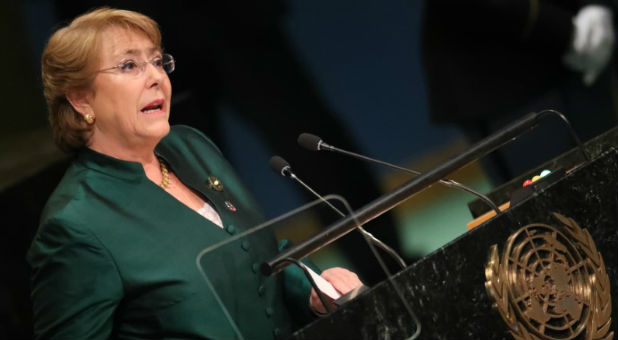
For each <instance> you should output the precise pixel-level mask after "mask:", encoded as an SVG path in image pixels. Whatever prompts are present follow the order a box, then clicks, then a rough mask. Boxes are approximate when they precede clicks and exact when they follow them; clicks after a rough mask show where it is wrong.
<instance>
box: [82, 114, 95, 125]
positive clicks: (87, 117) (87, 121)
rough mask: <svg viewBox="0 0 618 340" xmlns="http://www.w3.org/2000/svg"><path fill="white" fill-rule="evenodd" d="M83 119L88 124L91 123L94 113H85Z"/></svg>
mask: <svg viewBox="0 0 618 340" xmlns="http://www.w3.org/2000/svg"><path fill="white" fill-rule="evenodd" d="M84 120H85V121H86V123H88V125H92V124H93V123H94V114H92V113H86V116H85V117H84Z"/></svg>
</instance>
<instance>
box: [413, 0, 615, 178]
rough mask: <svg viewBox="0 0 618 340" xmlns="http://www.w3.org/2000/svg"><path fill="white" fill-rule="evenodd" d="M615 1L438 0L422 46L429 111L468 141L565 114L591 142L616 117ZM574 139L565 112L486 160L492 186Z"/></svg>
mask: <svg viewBox="0 0 618 340" xmlns="http://www.w3.org/2000/svg"><path fill="white" fill-rule="evenodd" d="M615 11H616V3H615V2H611V1H573V0H570V1H549V0H528V1H524V0H500V1H489V0H473V1H455V2H453V1H444V0H432V1H426V2H425V4H424V13H423V24H422V39H423V42H422V49H423V62H424V69H425V77H426V86H427V91H428V96H429V110H430V116H431V119H432V121H433V122H434V123H436V124H454V125H456V126H458V127H459V128H460V129H461V131H462V132H463V133H464V135H465V136H466V137H467V138H468V139H469V141H470V142H472V143H474V142H477V141H479V140H481V139H483V138H485V137H487V136H489V135H490V134H491V133H492V132H495V131H497V130H498V129H500V128H502V127H504V126H506V125H507V124H509V123H511V122H513V121H515V120H516V119H517V118H519V117H521V116H523V115H525V114H527V113H529V112H532V111H534V112H539V111H541V110H544V109H554V110H557V111H559V112H561V113H563V114H564V115H565V116H566V118H567V119H568V120H569V121H570V123H571V125H572V126H573V128H574V129H575V131H576V132H577V134H578V136H579V137H580V138H581V139H582V140H583V141H585V140H588V139H590V138H592V137H595V136H596V135H598V134H600V133H602V132H604V131H606V130H608V129H609V128H611V127H612V126H615V125H616V121H617V118H618V100H617V93H618V92H617V88H618V87H617V81H616V62H615V58H614V57H613V55H614V50H615V26H614V15H615ZM575 146H576V144H575V142H574V140H573V139H572V138H571V136H570V134H569V131H568V129H567V128H566V127H565V126H564V125H563V124H562V122H560V121H559V119H558V118H557V117H555V116H554V117H553V118H551V116H547V117H545V118H543V119H542V120H541V121H540V125H539V127H537V128H536V129H535V130H533V131H532V132H528V133H527V134H526V135H524V136H521V137H520V138H519V139H518V140H516V141H514V142H512V143H510V144H509V145H506V146H504V147H502V148H501V149H498V150H496V151H494V152H492V153H491V154H489V155H487V156H485V157H484V158H483V159H481V165H482V167H483V169H484V170H485V172H486V173H487V175H488V177H489V180H490V181H491V182H492V184H493V185H494V186H498V185H500V184H503V183H505V182H507V181H509V180H510V179H512V178H514V177H516V176H518V175H520V174H522V173H523V172H525V171H526V170H529V169H531V168H533V167H535V166H538V165H540V164H541V163H543V162H545V161H548V160H550V159H551V158H554V157H556V156H558V155H560V154H561V153H563V152H566V151H567V150H568V149H570V148H572V147H575Z"/></svg>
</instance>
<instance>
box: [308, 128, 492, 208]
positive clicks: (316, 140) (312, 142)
mask: <svg viewBox="0 0 618 340" xmlns="http://www.w3.org/2000/svg"><path fill="white" fill-rule="evenodd" d="M297 141H298V144H299V145H300V146H302V147H303V148H305V149H307V150H310V151H332V152H338V153H342V154H344V155H347V156H350V157H353V158H357V159H361V160H364V161H369V162H372V163H377V164H380V165H384V166H387V167H389V168H392V169H396V170H400V171H404V172H407V173H411V174H414V175H421V173H420V172H418V171H415V170H411V169H408V168H404V167H401V166H398V165H395V164H392V163H388V162H384V161H381V160H378V159H374V158H371V157H367V156H363V155H360V154H357V153H355V152H351V151H347V150H343V149H339V148H337V147H334V146H332V145H330V144H326V143H325V142H324V140H322V138H321V137H319V136H316V135H312V134H310V133H306V132H305V133H301V134H300V135H299V136H298V140H297ZM438 182H439V183H440V184H442V185H445V186H447V187H449V188H455V189H458V190H463V191H465V192H467V193H470V194H472V195H475V196H476V197H478V198H479V199H481V200H482V201H483V202H485V203H486V204H487V205H488V206H489V207H490V208H491V209H493V210H494V211H495V212H496V214H497V215H498V214H500V213H501V211H500V209H499V208H498V206H497V205H496V204H495V203H494V202H493V201H492V200H490V199H489V197H487V196H485V195H483V194H481V193H480V192H478V191H475V190H473V189H471V188H469V187H467V186H465V185H463V184H461V183H459V182H456V181H454V180H452V179H449V180H442V179H441V180H439V181H438Z"/></svg>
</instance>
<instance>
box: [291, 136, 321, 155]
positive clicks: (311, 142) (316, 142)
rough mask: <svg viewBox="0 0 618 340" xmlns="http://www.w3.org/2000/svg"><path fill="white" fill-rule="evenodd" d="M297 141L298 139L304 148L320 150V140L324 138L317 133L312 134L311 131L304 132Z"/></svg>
mask: <svg viewBox="0 0 618 340" xmlns="http://www.w3.org/2000/svg"><path fill="white" fill-rule="evenodd" d="M297 141H298V145H300V146H302V147H303V148H305V149H307V150H311V151H319V150H320V142H321V141H322V138H320V137H318V136H316V135H312V134H310V133H306V132H304V133H301V134H300V135H299V136H298V140H297Z"/></svg>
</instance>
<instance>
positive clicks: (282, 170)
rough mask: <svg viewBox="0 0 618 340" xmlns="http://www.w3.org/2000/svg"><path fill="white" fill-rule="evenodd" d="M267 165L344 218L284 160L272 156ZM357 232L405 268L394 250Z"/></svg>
mask: <svg viewBox="0 0 618 340" xmlns="http://www.w3.org/2000/svg"><path fill="white" fill-rule="evenodd" d="M268 164H269V165H270V168H271V169H272V170H273V171H274V172H276V173H278V174H280V175H281V176H283V177H290V178H291V179H293V180H295V181H296V182H298V183H299V184H300V185H302V186H303V187H304V188H305V189H307V190H308V191H309V192H311V193H312V194H313V195H314V196H315V197H317V198H319V199H320V200H321V201H322V202H324V203H326V205H328V206H329V207H330V208H331V209H333V210H334V211H335V212H337V214H339V216H341V217H345V216H346V215H345V214H344V213H343V212H341V210H339V209H337V207H335V206H334V205H333V204H332V203H330V202H329V201H327V200H326V199H324V197H322V195H320V194H319V193H317V192H316V191H315V190H313V189H312V188H311V187H310V186H309V185H307V184H306V183H305V182H303V181H302V180H301V179H300V178H298V176H296V174H295V173H294V172H293V171H292V167H291V166H290V164H289V163H288V162H287V161H286V160H285V159H283V158H281V157H280V156H273V157H271V158H270V161H269V162H268ZM358 230H359V231H360V232H361V233H362V234H363V235H365V236H366V239H367V240H370V241H371V242H372V243H373V244H375V245H376V246H378V247H380V248H382V249H383V250H384V251H385V252H386V253H388V254H389V255H390V256H392V257H393V258H394V259H395V260H396V261H397V263H398V264H399V265H400V266H401V268H402V269H404V268H406V266H407V265H406V262H405V261H404V260H403V258H401V256H399V254H397V252H396V251H395V250H393V249H392V248H391V247H389V246H388V245H386V244H385V243H384V242H382V241H380V240H379V239H378V238H376V237H375V236H373V234H371V233H370V232H368V231H367V230H365V229H364V228H363V227H361V226H360V225H359V226H358Z"/></svg>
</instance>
